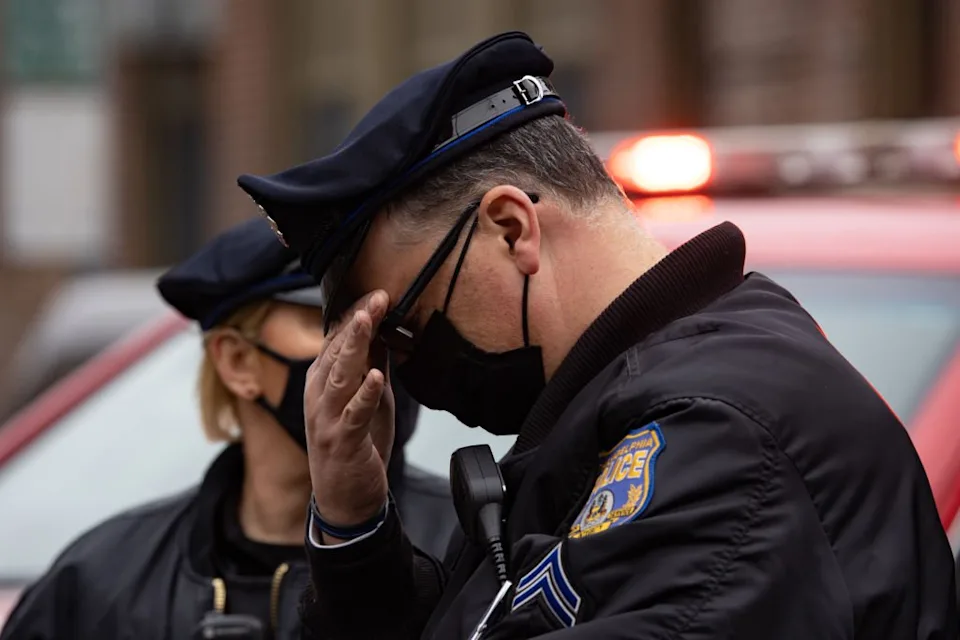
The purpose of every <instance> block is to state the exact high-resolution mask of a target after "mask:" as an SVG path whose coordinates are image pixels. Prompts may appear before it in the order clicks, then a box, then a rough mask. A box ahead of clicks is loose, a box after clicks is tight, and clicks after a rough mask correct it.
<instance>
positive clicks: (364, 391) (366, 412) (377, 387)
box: [341, 369, 386, 430]
mask: <svg viewBox="0 0 960 640" xmlns="http://www.w3.org/2000/svg"><path fill="white" fill-rule="evenodd" d="M385 388H386V380H385V378H384V377H383V372H382V371H380V370H379V369H370V371H369V372H367V375H366V377H364V379H363V383H362V384H361V385H360V388H359V389H357V392H356V393H355V394H354V395H353V397H352V398H351V399H350V401H349V402H348V403H347V406H346V407H344V409H343V414H342V415H341V423H342V424H343V426H344V427H346V428H347V429H351V430H354V429H365V428H366V427H367V425H368V424H369V423H370V421H371V420H372V419H373V416H374V414H375V413H376V412H377V408H378V407H379V406H380V399H381V398H382V397H383V392H384V389H385Z"/></svg>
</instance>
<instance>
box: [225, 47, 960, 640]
mask: <svg viewBox="0 0 960 640" xmlns="http://www.w3.org/2000/svg"><path fill="white" fill-rule="evenodd" d="M552 69H553V64H552V62H551V60H550V59H549V58H548V57H547V56H546V55H545V54H544V53H543V52H542V51H541V50H540V49H539V48H538V47H537V46H535V44H534V43H533V42H532V41H531V40H530V39H529V37H528V36H526V35H525V34H522V33H516V32H513V33H505V34H502V35H498V36H496V37H493V38H490V39H488V40H486V41H484V42H482V43H480V44H478V45H477V46H475V47H473V48H472V49H470V50H469V51H467V52H466V53H464V54H463V55H462V56H460V57H459V58H457V59H456V60H454V61H451V62H449V63H447V64H443V65H441V66H438V67H435V68H433V69H430V70H428V71H424V72H422V73H420V74H418V75H415V76H413V77H412V78H410V79H409V80H407V81H406V82H404V83H403V84H401V85H399V86H398V87H397V88H395V89H394V90H393V91H392V92H390V93H389V94H388V95H387V96H386V97H385V98H384V99H383V100H382V101H381V102H380V103H379V104H377V105H376V106H375V107H374V108H373V109H372V110H371V111H370V112H369V114H367V116H366V117H365V118H364V119H363V120H362V121H361V122H360V123H359V124H358V125H357V127H356V128H355V129H354V130H353V132H352V133H350V134H349V136H348V137H347V139H346V140H345V141H344V143H343V144H342V145H340V147H338V148H337V150H336V151H334V152H333V153H332V154H331V155H328V156H326V157H323V158H319V159H316V160H313V161H311V162H309V163H307V164H305V165H302V166H299V167H296V168H293V169H290V170H288V171H284V172H282V173H279V174H277V175H273V176H269V177H255V176H249V175H245V176H242V177H241V178H240V181H239V182H240V185H241V187H242V188H243V189H244V190H245V191H246V192H247V193H248V194H249V195H250V196H252V197H253V199H254V200H255V201H256V202H257V203H258V204H259V205H260V206H261V207H262V208H263V210H264V212H265V214H266V215H268V216H269V218H270V219H271V220H272V221H273V223H274V224H275V225H276V226H277V228H278V231H279V233H280V234H281V235H282V237H283V239H284V240H285V242H287V243H289V245H290V246H291V247H293V248H295V249H296V250H297V251H298V252H299V253H300V255H301V256H302V258H303V261H304V265H305V268H306V269H307V270H308V271H310V272H311V273H312V274H313V275H314V276H315V277H316V278H318V279H320V280H321V281H322V283H323V285H324V287H325V288H326V291H327V293H328V294H329V295H330V296H331V297H330V304H329V307H328V315H327V320H328V321H333V322H332V325H333V328H334V329H335V331H334V333H333V337H331V338H328V342H327V344H326V345H325V348H324V351H323V353H322V355H321V357H320V358H319V359H318V361H317V363H316V364H315V365H314V367H313V368H312V370H311V373H310V375H309V379H308V383H307V387H306V398H305V402H306V408H307V414H308V440H309V446H310V457H311V465H312V466H311V473H312V478H313V490H314V494H315V499H314V503H313V505H312V512H311V523H310V527H309V530H308V532H309V536H308V537H309V554H310V562H311V564H312V575H313V586H312V588H311V589H310V591H308V593H307V596H306V598H305V603H304V604H305V607H304V619H305V621H306V626H307V627H308V628H309V629H311V630H312V631H313V633H314V637H333V638H357V639H359V638H378V639H401V638H402V639H412V638H417V637H420V636H421V635H422V637H424V638H438V639H444V640H446V639H454V638H467V637H469V636H470V634H471V633H472V632H473V630H474V629H475V628H476V627H477V626H478V622H479V621H480V620H481V618H482V616H483V615H484V614H485V613H486V612H487V611H488V610H489V609H490V608H491V603H492V602H495V601H496V597H497V594H498V592H499V590H500V588H501V583H500V581H499V580H498V576H497V574H496V572H495V566H494V562H492V561H491V559H490V558H489V557H488V556H487V555H486V554H485V553H484V551H483V549H481V548H480V547H478V546H477V544H475V543H474V542H473V541H472V540H468V541H465V542H461V544H460V551H459V553H456V554H454V553H452V554H450V556H449V557H450V559H451V562H449V563H447V564H445V565H443V564H441V563H439V562H438V561H436V560H433V559H431V558H429V557H426V556H425V555H423V554H421V553H419V552H417V551H416V550H414V549H413V548H412V547H411V545H410V544H409V542H408V537H407V535H406V533H405V531H404V528H403V526H401V522H400V520H399V519H398V518H397V513H396V509H395V507H394V504H393V502H391V501H390V500H389V499H388V492H387V482H386V475H385V469H386V466H385V462H384V458H385V454H386V452H387V451H388V449H387V448H386V443H387V442H389V437H387V435H386V434H387V433H389V431H390V429H391V428H392V425H391V424H390V423H389V421H388V420H387V419H385V417H384V416H382V415H380V414H378V413H377V411H376V406H377V403H378V402H382V401H383V400H384V399H386V398H389V396H390V386H389V380H388V377H387V376H385V375H384V373H383V371H382V355H381V354H380V353H379V352H380V351H381V350H382V349H383V348H384V347H387V348H389V349H390V350H391V353H392V354H393V355H394V356H395V357H396V359H397V362H398V363H399V366H398V368H397V377H398V378H399V380H401V381H402V382H403V383H404V385H405V386H406V387H407V388H408V389H409V391H410V392H411V393H412V395H413V396H414V398H416V399H417V400H418V401H420V402H421V403H423V404H425V405H427V406H430V407H434V408H438V409H446V410H448V411H450V412H451V413H453V414H454V415H456V416H457V417H458V418H459V419H460V420H461V421H463V422H465V423H466V424H469V425H473V426H480V427H482V428H484V429H486V430H488V431H491V432H493V433H500V434H503V433H506V434H510V433H513V434H518V438H517V440H516V445H515V446H514V448H513V449H512V451H511V452H510V453H509V455H508V456H506V457H505V458H504V459H503V460H502V461H501V463H500V470H501V473H502V476H503V480H504V484H505V486H506V502H505V504H504V513H505V523H504V527H503V542H504V543H505V548H506V550H507V551H508V553H507V559H508V565H507V571H506V578H507V579H508V580H509V583H510V584H512V587H508V588H507V591H506V596H505V597H504V598H503V605H502V607H499V608H497V607H494V608H493V611H492V612H491V616H490V619H489V621H488V624H487V625H486V627H485V631H484V632H483V637H484V638H491V639H493V638H496V639H507V638H511V639H513V638H531V637H543V638H557V639H558V640H559V639H560V638H569V639H571V640H573V639H574V638H584V639H586V638H590V639H596V638H738V639H741V640H752V639H757V640H760V639H764V640H766V639H768V638H778V639H779V640H789V639H796V640H809V639H810V638H845V639H853V638H857V639H858V640H862V639H872V638H925V639H932V638H956V637H957V635H958V632H957V609H956V604H955V602H954V600H955V597H954V577H953V571H952V562H951V555H950V549H949V546H948V544H947V540H946V538H945V534H944V532H943V530H942V529H941V526H940V522H939V519H938V517H937V511H936V507H935V505H934V501H933V498H932V495H931V491H930V487H929V485H928V482H927V479H926V477H925V475H924V471H923V468H922V467H921V464H920V461H919V460H918V458H917V455H916V453H915V451H914V449H913V448H912V446H911V442H910V438H909V437H908V435H907V433H906V431H905V430H904V428H903V426H902V425H901V423H900V422H899V421H898V420H897V418H896V417H895V416H894V415H893V414H892V413H891V411H890V410H889V409H888V408H887V406H886V404H885V403H884V402H883V400H882V399H881V398H879V397H878V396H877V395H876V393H875V392H874V391H873V390H872V389H871V387H870V386H869V385H868V384H867V382H866V381H864V379H863V378H862V377H861V376H860V375H859V374H858V373H857V371H856V370H854V369H853V367H851V366H850V364H849V363H847V362H846V361H845V360H844V359H843V357H841V355H840V354H839V353H837V351H836V350H834V348H833V347H832V346H831V345H830V343H829V342H828V341H827V340H826V338H825V337H824V336H823V335H822V334H821V332H820V331H819V329H818V327H817V324H816V323H815V322H814V320H813V319H811V317H810V316H809V315H808V314H807V313H806V312H805V311H804V309H803V308H802V307H801V306H800V305H799V304H798V303H797V301H796V300H795V299H794V298H793V297H792V296H791V295H790V294H789V292H787V291H785V290H784V289H783V288H781V287H780V286H778V285H777V284H776V283H775V282H773V281H771V280H769V279H768V278H766V277H764V276H763V275H760V274H757V273H748V274H744V271H743V265H744V252H745V247H744V239H743V236H742V235H741V232H740V231H739V230H738V229H737V228H736V227H735V226H733V225H731V224H729V223H723V224H720V225H718V226H716V227H714V228H712V229H710V230H708V231H706V232H704V233H703V234H701V235H699V236H697V237H696V238H694V239H692V240H691V241H689V242H688V243H686V244H684V245H682V246H680V247H679V248H677V249H676V250H674V251H672V252H669V253H668V252H667V251H665V250H664V248H663V247H662V246H660V245H659V244H657V243H656V242H655V241H654V240H653V239H652V238H651V237H650V236H648V235H647V234H646V233H645V232H644V230H643V229H642V228H641V227H640V226H639V225H638V223H637V222H636V220H635V218H634V216H632V215H631V211H630V208H629V206H628V204H627V203H626V202H625V201H624V198H623V197H622V194H621V193H620V191H619V190H618V188H617V186H616V185H615V184H614V183H613V182H612V181H611V180H610V178H609V177H608V176H607V175H606V173H605V172H604V168H603V166H602V164H601V162H600V160H598V158H597V157H596V156H595V155H594V154H593V153H592V151H591V149H590V147H589V146H588V144H587V142H586V140H585V139H584V137H583V135H582V134H581V133H580V132H579V131H578V130H577V129H576V128H575V127H574V126H573V125H572V124H571V123H570V122H569V121H568V120H567V119H565V117H564V116H565V113H566V112H565V108H564V104H563V102H561V100H560V98H559V96H558V95H557V94H556V93H555V92H554V90H553V88H552V87H551V85H550V82H549V80H548V76H549V74H550V73H551V71H552ZM624 82H629V79H628V78H624ZM616 98H617V97H616V96H615V95H611V96H610V99H612V100H615V99H616ZM324 634H327V635H324Z"/></svg>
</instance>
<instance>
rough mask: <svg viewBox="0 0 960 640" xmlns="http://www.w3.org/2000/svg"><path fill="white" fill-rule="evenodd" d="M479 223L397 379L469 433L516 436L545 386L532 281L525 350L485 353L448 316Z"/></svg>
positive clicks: (523, 311) (526, 284)
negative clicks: (533, 332)
mask: <svg viewBox="0 0 960 640" xmlns="http://www.w3.org/2000/svg"><path fill="white" fill-rule="evenodd" d="M475 229H476V222H474V224H473V226H472V227H471V229H470V233H469V234H468V235H467V240H466V242H465V243H464V245H463V249H462V250H461V252H460V257H459V259H458V261H457V265H456V267H455V269H454V271H453V278H452V280H451V282H450V288H449V289H448V290H447V297H446V300H445V302H444V305H443V311H442V312H441V311H434V312H433V315H432V316H431V317H430V320H429V321H428V322H427V326H426V327H425V328H424V330H423V333H422V334H421V335H420V336H419V337H418V339H417V342H416V345H415V348H414V349H413V352H412V353H411V354H410V357H409V358H408V359H407V360H406V361H405V362H404V363H403V364H401V365H400V366H398V367H397V376H398V377H399V378H400V381H401V382H402V383H403V386H404V387H405V388H406V389H407V391H408V392H409V393H410V395H411V396H413V398H414V399H415V400H417V402H419V403H420V404H422V405H424V406H427V407H430V408H431V409H436V410H442V411H448V412H450V413H452V414H453V415H454V416H456V417H457V419H459V420H460V422H462V423H464V424H465V425H467V426H470V427H482V428H483V429H485V430H486V431H489V432H490V433H492V434H494V435H512V434H517V433H519V432H520V427H521V426H522V425H523V421H524V420H525V419H526V417H527V413H529V412H530V409H531V407H533V404H534V402H536V400H537V397H538V396H539V395H540V392H541V391H543V388H544V387H545V386H546V381H545V375H544V371H543V356H542V354H541V351H540V347H535V346H530V340H529V332H528V329H527V292H528V289H529V285H530V278H529V276H528V277H526V278H525V279H524V281H523V302H522V309H521V317H522V324H523V345H524V346H523V347H521V348H519V349H514V350H512V351H506V352H503V353H490V352H487V351H483V350H482V349H480V348H479V347H477V346H476V345H474V344H473V343H471V342H470V341H469V340H467V339H466V338H464V337H463V336H462V335H460V332H459V331H457V329H456V327H454V326H453V324H452V323H451V322H450V320H449V319H448V318H447V316H446V311H447V307H448V306H449V304H450V298H451V296H452V294H453V287H454V284H455V283H456V281H457V276H458V275H459V273H460V268H461V267H462V265H463V260H464V256H465V255H466V252H467V247H468V246H469V245H470V239H471V237H472V236H473V232H474V230H475Z"/></svg>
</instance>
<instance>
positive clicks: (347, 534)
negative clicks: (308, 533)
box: [310, 496, 387, 540]
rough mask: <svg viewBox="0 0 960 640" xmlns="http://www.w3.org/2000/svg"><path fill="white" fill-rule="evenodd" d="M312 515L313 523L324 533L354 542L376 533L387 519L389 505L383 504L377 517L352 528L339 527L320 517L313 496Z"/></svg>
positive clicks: (311, 502) (311, 500)
mask: <svg viewBox="0 0 960 640" xmlns="http://www.w3.org/2000/svg"><path fill="white" fill-rule="evenodd" d="M310 514H311V515H312V516H313V523H314V524H315V525H316V526H317V529H320V531H322V532H323V533H325V534H327V535H328V536H331V537H333V538H337V539H339V540H353V539H355V538H359V537H360V536H364V535H366V534H368V533H371V532H373V531H376V530H377V527H379V526H380V525H381V524H383V523H384V521H385V520H386V519H387V503H386V502H385V503H383V508H382V509H380V511H379V512H378V513H377V515H375V516H373V517H372V518H370V519H369V520H367V521H366V522H361V523H360V524H358V525H355V526H352V527H338V526H335V525H332V524H330V523H329V522H327V521H325V520H324V519H323V516H321V515H320V510H319V509H317V501H316V500H314V498H313V496H311V497H310Z"/></svg>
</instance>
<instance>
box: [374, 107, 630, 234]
mask: <svg viewBox="0 0 960 640" xmlns="http://www.w3.org/2000/svg"><path fill="white" fill-rule="evenodd" d="M499 184H511V185H513V186H515V187H517V188H520V189H523V190H524V191H527V192H531V193H536V194H538V195H539V196H540V197H541V198H552V199H554V200H557V201H559V202H560V203H562V204H563V205H566V208H568V209H570V210H571V211H573V212H575V213H576V214H577V215H581V216H584V217H590V216H591V214H592V213H593V211H594V209H595V208H596V206H597V205H599V204H603V203H605V202H608V201H612V200H615V199H616V200H620V199H622V198H623V192H622V191H621V190H620V188H619V187H618V186H617V184H616V183H615V182H614V181H613V180H612V179H611V178H610V176H609V175H608V174H607V172H606V170H605V169H604V166H603V163H602V162H601V161H600V159H599V158H598V157H597V156H596V154H595V153H594V152H593V150H592V148H591V147H590V144H589V142H587V139H586V136H585V135H584V134H583V132H582V131H581V130H580V129H578V128H577V127H575V126H574V125H573V124H572V123H571V122H569V121H568V120H566V119H564V118H562V117H560V116H548V117H544V118H538V119H536V120H533V121H531V122H529V123H527V124H525V125H523V126H522V127H519V128H517V129H513V130H512V131H509V132H507V133H504V134H503V135H500V136H498V137H496V138H494V139H493V140H492V141H490V142H489V143H487V144H486V145H484V146H482V147H480V148H479V149H477V150H476V151H473V152H472V153H469V154H467V155H466V156H464V157H462V158H460V159H458V160H456V161H455V162H453V163H452V164H451V165H450V166H449V167H446V168H445V169H443V170H441V171H439V172H437V173H435V174H433V175H430V176H428V177H427V178H426V179H424V180H423V181H421V182H419V183H417V184H415V185H414V186H413V187H411V188H410V189H409V190H408V191H406V192H405V193H404V194H402V195H401V196H400V197H398V198H397V199H396V200H394V201H393V202H391V203H390V204H389V205H388V206H387V208H386V213H387V215H389V216H391V217H395V218H396V219H397V221H398V222H399V223H400V225H401V229H402V230H403V231H404V235H408V233H409V235H411V236H413V237H417V236H419V237H423V235H424V233H425V232H428V231H429V232H433V231H437V230H439V229H443V230H446V229H447V228H448V227H449V222H450V218H451V217H454V216H457V215H459V214H460V213H461V212H462V211H463V210H464V209H465V208H466V207H467V206H469V204H470V203H471V202H474V201H476V200H478V199H479V198H481V197H482V196H483V194H484V193H486V192H487V191H488V190H490V189H491V188H493V187H495V186H497V185H499Z"/></svg>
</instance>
